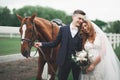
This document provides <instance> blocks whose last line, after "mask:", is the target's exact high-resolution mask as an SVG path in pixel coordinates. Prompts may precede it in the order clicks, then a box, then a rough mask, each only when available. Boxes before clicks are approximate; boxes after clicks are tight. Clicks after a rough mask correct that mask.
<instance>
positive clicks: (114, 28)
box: [106, 20, 120, 33]
mask: <svg viewBox="0 0 120 80" xmlns="http://www.w3.org/2000/svg"><path fill="white" fill-rule="evenodd" d="M106 32H111V33H120V21H119V20H118V21H114V22H109V23H108V26H107V28H106Z"/></svg>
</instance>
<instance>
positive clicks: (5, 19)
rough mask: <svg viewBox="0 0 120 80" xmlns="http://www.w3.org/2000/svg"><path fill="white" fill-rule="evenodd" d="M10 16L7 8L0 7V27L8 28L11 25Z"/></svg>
mask: <svg viewBox="0 0 120 80" xmlns="http://www.w3.org/2000/svg"><path fill="white" fill-rule="evenodd" d="M10 21H11V14H10V10H9V9H8V8H7V7H0V25H2V26H9V25H10V24H11V22H10Z"/></svg>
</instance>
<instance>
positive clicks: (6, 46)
mask: <svg viewBox="0 0 120 80" xmlns="http://www.w3.org/2000/svg"><path fill="white" fill-rule="evenodd" d="M32 50H34V49H32ZM15 53H20V38H1V37H0V56H1V55H9V54H15Z"/></svg>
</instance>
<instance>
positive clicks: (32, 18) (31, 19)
mask: <svg viewBox="0 0 120 80" xmlns="http://www.w3.org/2000/svg"><path fill="white" fill-rule="evenodd" d="M35 16H36V14H35V13H34V14H33V15H32V16H31V18H30V21H31V22H33V20H34V18H35Z"/></svg>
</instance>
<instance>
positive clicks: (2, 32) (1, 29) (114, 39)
mask: <svg viewBox="0 0 120 80" xmlns="http://www.w3.org/2000/svg"><path fill="white" fill-rule="evenodd" d="M106 35H107V37H108V40H109V41H110V43H111V44H112V46H113V48H114V49H115V48H116V47H118V46H119V45H120V34H115V33H107V34H106ZM0 37H10V38H20V33H19V27H8V26H0Z"/></svg>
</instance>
